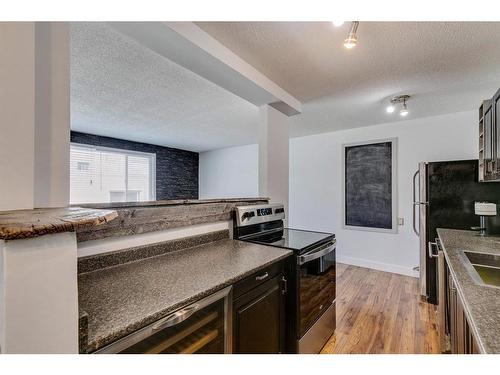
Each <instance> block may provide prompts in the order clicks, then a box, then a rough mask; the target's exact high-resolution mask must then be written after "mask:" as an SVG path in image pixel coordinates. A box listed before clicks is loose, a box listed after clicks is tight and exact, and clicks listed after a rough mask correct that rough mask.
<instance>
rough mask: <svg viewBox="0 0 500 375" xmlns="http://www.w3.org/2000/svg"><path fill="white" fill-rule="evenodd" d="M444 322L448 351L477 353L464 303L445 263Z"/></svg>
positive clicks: (453, 352) (477, 349)
mask: <svg viewBox="0 0 500 375" xmlns="http://www.w3.org/2000/svg"><path fill="white" fill-rule="evenodd" d="M445 296H446V301H445V302H446V324H445V327H446V329H445V332H446V335H447V337H448V338H449V340H448V341H449V348H448V351H449V352H451V353H452V354H477V353H479V348H478V346H477V342H476V339H475V337H474V335H473V333H472V331H471V329H470V325H469V323H468V321H467V316H466V314H465V309H464V303H463V301H462V298H461V297H460V295H459V294H458V292H457V288H456V284H455V281H454V280H453V276H452V275H451V272H450V269H449V267H448V264H447V263H446V294H445Z"/></svg>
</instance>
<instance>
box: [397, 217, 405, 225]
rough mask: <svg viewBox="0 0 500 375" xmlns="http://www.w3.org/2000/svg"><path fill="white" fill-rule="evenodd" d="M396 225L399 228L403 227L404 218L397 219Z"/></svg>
mask: <svg viewBox="0 0 500 375" xmlns="http://www.w3.org/2000/svg"><path fill="white" fill-rule="evenodd" d="M398 225H400V226H403V225H405V218H404V217H398Z"/></svg>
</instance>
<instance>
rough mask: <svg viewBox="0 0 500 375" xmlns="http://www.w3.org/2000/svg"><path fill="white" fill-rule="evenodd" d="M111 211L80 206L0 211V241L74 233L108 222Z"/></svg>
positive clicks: (110, 219) (111, 214)
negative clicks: (79, 229)
mask: <svg viewBox="0 0 500 375" xmlns="http://www.w3.org/2000/svg"><path fill="white" fill-rule="evenodd" d="M117 217H118V213H117V212H116V211H114V210H105V209H91V208H82V207H65V208H39V209H33V210H15V211H2V212H0V240H5V241H10V240H19V239H29V238H36V237H40V236H44V235H47V234H54V233H62V232H74V231H76V230H77V229H78V228H88V227H93V226H98V225H101V224H104V223H107V222H110V221H112V220H114V219H116V218H117Z"/></svg>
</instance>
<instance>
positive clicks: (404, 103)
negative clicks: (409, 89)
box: [399, 99, 409, 117]
mask: <svg viewBox="0 0 500 375" xmlns="http://www.w3.org/2000/svg"><path fill="white" fill-rule="evenodd" d="M408 113H409V112H408V108H407V107H406V99H405V100H404V101H403V108H401V110H400V111H399V114H400V115H401V116H403V117H406V116H408Z"/></svg>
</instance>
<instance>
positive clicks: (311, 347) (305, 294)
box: [233, 204, 336, 353]
mask: <svg viewBox="0 0 500 375" xmlns="http://www.w3.org/2000/svg"><path fill="white" fill-rule="evenodd" d="M284 218H285V209H284V206H283V205H282V204H266V205H255V206H244V207H236V211H235V216H234V232H233V236H234V238H235V239H239V240H242V241H248V242H255V243H259V244H262V245H269V246H276V247H281V248H286V249H290V250H293V252H294V257H293V261H292V262H290V263H289V265H288V270H287V272H288V279H289V284H290V285H289V294H288V297H287V324H288V327H287V352H291V353H318V352H319V351H320V350H321V348H322V347H323V346H324V344H325V343H326V342H327V341H328V339H329V338H330V336H331V335H332V334H333V333H334V331H335V245H336V240H335V235H334V234H331V233H321V232H312V231H305V230H298V229H290V228H285V227H284V224H283V219H284Z"/></svg>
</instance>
